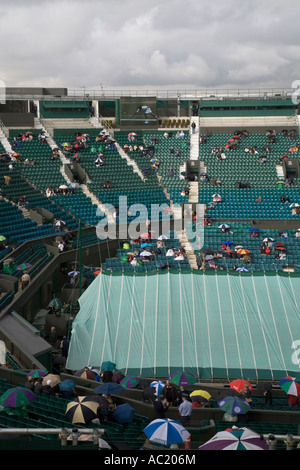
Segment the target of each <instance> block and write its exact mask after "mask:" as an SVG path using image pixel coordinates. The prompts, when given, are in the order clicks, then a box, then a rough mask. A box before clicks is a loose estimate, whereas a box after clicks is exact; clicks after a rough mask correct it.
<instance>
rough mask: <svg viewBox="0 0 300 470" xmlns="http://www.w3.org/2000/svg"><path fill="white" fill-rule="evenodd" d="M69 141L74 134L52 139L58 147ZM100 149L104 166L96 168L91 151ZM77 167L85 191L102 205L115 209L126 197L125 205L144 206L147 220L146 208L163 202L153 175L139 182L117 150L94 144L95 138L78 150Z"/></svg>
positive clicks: (140, 179) (94, 155)
mask: <svg viewBox="0 0 300 470" xmlns="http://www.w3.org/2000/svg"><path fill="white" fill-rule="evenodd" d="M87 132H88V131H87ZM73 138H74V134H67V133H66V135H63V136H61V135H59V136H55V141H56V142H57V144H58V145H61V144H62V143H63V142H70V141H72V139H73ZM100 147H101V149H102V152H103V155H104V157H103V161H104V164H103V166H101V167H96V165H95V160H96V152H95V150H99V149H100ZM80 165H81V166H82V167H83V168H84V169H85V170H86V172H87V174H88V175H89V178H90V180H91V182H90V183H88V187H89V189H90V190H91V191H92V192H93V193H94V194H95V195H96V196H97V197H98V199H99V200H100V201H101V202H102V203H104V204H107V205H108V204H110V205H112V206H113V207H119V205H120V199H119V198H120V197H121V196H126V197H127V206H130V205H132V204H135V203H136V204H143V205H146V206H147V208H148V214H149V219H150V218H151V216H153V214H152V213H151V210H150V205H151V204H162V203H166V202H167V199H166V196H165V195H164V193H163V191H162V189H161V188H159V187H158V183H157V180H156V181H155V180H153V175H152V177H151V178H149V179H148V178H146V180H145V181H143V179H142V178H141V177H140V175H139V174H138V173H136V172H134V171H133V169H132V167H131V166H129V165H128V164H127V162H126V160H125V159H123V158H122V157H121V156H120V155H119V152H118V150H117V149H114V148H108V147H107V145H106V144H105V143H104V144H103V143H101V142H96V136H90V142H89V143H88V145H87V148H86V149H84V150H80ZM105 180H108V181H110V182H111V189H103V188H102V182H103V181H105ZM117 220H118V219H117Z"/></svg>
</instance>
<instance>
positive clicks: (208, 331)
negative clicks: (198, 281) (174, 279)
mask: <svg viewBox="0 0 300 470" xmlns="http://www.w3.org/2000/svg"><path fill="white" fill-rule="evenodd" d="M203 284H204V289H203V292H204V300H205V315H206V323H207V337H208V345H209V347H208V351H209V358H210V374H211V378H212V379H213V378H214V371H213V365H212V356H211V341H210V328H209V317H208V308H207V298H206V282H205V273H203Z"/></svg>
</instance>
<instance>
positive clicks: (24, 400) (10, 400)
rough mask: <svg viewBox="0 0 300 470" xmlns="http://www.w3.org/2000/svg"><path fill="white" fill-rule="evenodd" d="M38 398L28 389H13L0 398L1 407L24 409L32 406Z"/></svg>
mask: <svg viewBox="0 0 300 470" xmlns="http://www.w3.org/2000/svg"><path fill="white" fill-rule="evenodd" d="M35 399H36V396H35V395H34V393H32V392H31V390H29V389H28V388H25V387H12V388H9V389H8V390H6V391H5V392H4V393H3V395H1V397H0V405H1V406H3V407H9V408H22V407H23V406H26V405H30V403H32V402H33V401H34V400H35Z"/></svg>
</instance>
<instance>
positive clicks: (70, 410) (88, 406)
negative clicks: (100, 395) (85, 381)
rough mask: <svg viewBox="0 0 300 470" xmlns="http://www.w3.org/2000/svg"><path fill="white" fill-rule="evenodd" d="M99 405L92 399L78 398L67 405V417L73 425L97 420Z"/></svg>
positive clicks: (87, 397)
mask: <svg viewBox="0 0 300 470" xmlns="http://www.w3.org/2000/svg"><path fill="white" fill-rule="evenodd" d="M98 407H99V403H97V401H92V399H91V397H89V396H86V397H76V398H75V399H74V400H73V401H70V402H69V403H68V404H67V408H66V412H65V416H66V417H67V419H68V420H69V421H71V422H72V423H84V424H85V423H88V422H89V421H91V420H92V419H94V418H96V416H97V410H98Z"/></svg>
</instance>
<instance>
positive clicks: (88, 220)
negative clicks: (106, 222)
mask: <svg viewBox="0 0 300 470" xmlns="http://www.w3.org/2000/svg"><path fill="white" fill-rule="evenodd" d="M50 200H51V201H54V202H55V203H56V205H58V206H60V207H62V208H63V209H64V210H65V211H66V212H69V211H70V212H72V213H73V214H74V215H75V217H76V218H77V219H79V218H80V219H81V220H82V221H83V222H84V224H85V225H86V226H88V225H97V224H98V222H99V220H101V219H102V218H103V217H104V215H99V213H98V206H97V205H96V204H93V203H92V201H91V199H90V198H89V197H87V196H86V195H85V194H84V193H83V192H82V191H81V190H80V189H77V191H76V193H75V194H60V195H55V196H50Z"/></svg>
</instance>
